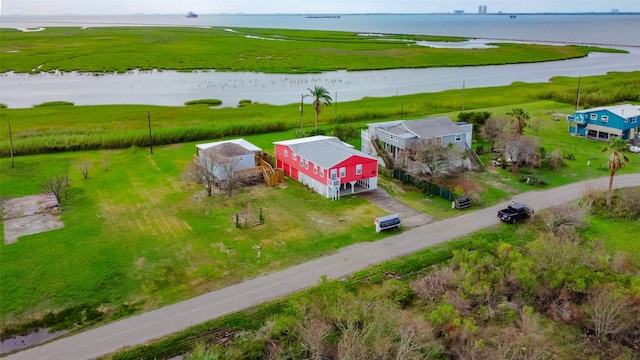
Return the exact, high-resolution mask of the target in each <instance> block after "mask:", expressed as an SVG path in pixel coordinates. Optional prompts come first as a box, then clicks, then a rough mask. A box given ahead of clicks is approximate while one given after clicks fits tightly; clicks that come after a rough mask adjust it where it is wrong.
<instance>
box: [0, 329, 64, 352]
mask: <svg viewBox="0 0 640 360" xmlns="http://www.w3.org/2000/svg"><path fill="white" fill-rule="evenodd" d="M66 333H67V331H55V332H49V329H44V328H43V329H39V330H38V331H35V332H32V333H30V334H27V335H17V336H14V337H12V338H10V339H6V340H3V341H0V354H6V353H9V352H12V351H15V350H20V349H24V348H27V347H30V346H33V345H38V344H40V343H43V342H45V341H48V340H51V339H55V338H57V337H59V336H62V335H64V334H66Z"/></svg>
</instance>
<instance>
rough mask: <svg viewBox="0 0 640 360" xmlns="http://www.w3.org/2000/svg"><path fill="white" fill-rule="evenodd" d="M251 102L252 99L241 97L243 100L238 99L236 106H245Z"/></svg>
mask: <svg viewBox="0 0 640 360" xmlns="http://www.w3.org/2000/svg"><path fill="white" fill-rule="evenodd" d="M251 104H252V101H251V100H248V99H243V100H240V101H239V102H238V107H245V106H249V105H251Z"/></svg>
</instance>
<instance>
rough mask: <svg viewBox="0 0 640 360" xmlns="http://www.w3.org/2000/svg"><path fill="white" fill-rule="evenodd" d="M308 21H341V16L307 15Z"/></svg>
mask: <svg viewBox="0 0 640 360" xmlns="http://www.w3.org/2000/svg"><path fill="white" fill-rule="evenodd" d="M305 17H306V18H307V19H339V18H340V15H307V16H305Z"/></svg>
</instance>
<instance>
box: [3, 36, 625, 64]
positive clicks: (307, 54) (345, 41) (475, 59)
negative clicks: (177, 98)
mask: <svg viewBox="0 0 640 360" xmlns="http://www.w3.org/2000/svg"><path fill="white" fill-rule="evenodd" d="M233 30H234V31H227V30H226V29H223V28H215V27H214V28H172V27H133V28H132V27H103V28H85V29H78V28H62V27H61V28H58V27H54V28H47V29H46V30H44V31H40V32H20V31H15V30H14V29H0V41H1V42H2V43H3V44H10V46H8V47H7V50H16V52H10V51H3V52H2V53H0V72H7V71H15V72H28V73H31V72H33V71H35V69H38V71H44V72H48V71H54V70H60V71H83V72H102V73H106V72H126V71H128V70H133V69H141V70H151V69H154V68H155V69H172V70H179V71H190V70H196V69H215V70H217V71H236V72H242V71H255V72H265V73H320V72H325V71H335V70H341V69H345V70H350V71H355V70H382V69H397V68H425V67H440V66H476V65H502V64H514V63H527V62H540V61H554V60H564V59H571V58H577V57H584V56H587V55H588V54H589V52H593V51H620V50H611V49H606V50H605V49H600V48H595V47H584V46H550V45H535V44H497V46H498V47H497V48H491V49H438V48H428V47H424V46H418V45H415V44H414V42H415V41H416V40H433V41H439V40H444V41H461V40H463V39H462V38H453V37H429V36H421V35H400V34H395V35H387V36H384V37H382V38H384V40H386V41H380V40H381V37H375V38H373V37H367V36H359V35H358V34H357V33H352V32H338V31H312V30H284V29H254V28H233ZM268 40H279V41H268ZM407 41H410V42H407ZM318 58H322V61H317V59H318ZM363 58H366V59H367V61H362V59H363Z"/></svg>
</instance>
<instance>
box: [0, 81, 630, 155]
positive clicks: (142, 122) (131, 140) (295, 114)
mask: <svg viewBox="0 0 640 360" xmlns="http://www.w3.org/2000/svg"><path fill="white" fill-rule="evenodd" d="M577 82H578V80H577V79H576V78H570V77H555V78H553V79H551V81H550V82H548V83H535V84H528V83H514V84H512V85H510V86H501V87H490V88H477V89H466V90H465V93H464V97H465V100H464V108H465V111H475V110H481V109H489V111H492V112H493V113H494V115H504V114H506V113H507V112H508V111H510V110H511V108H512V107H523V108H525V109H526V110H528V111H530V112H532V115H534V116H535V117H539V118H541V119H549V118H550V117H549V116H546V115H545V112H549V111H553V110H555V111H560V109H561V108H562V112H564V113H570V112H572V106H571V105H567V104H572V103H573V101H574V99H575V93H576V86H577ZM581 85H582V86H581V88H582V96H581V98H582V104H583V105H585V106H595V105H604V104H611V103H616V102H621V101H632V102H633V101H635V102H640V93H639V92H638V91H636V90H635V89H638V88H640V71H639V72H630V73H611V74H608V75H603V76H593V77H583V78H582V80H581ZM329 90H330V89H329ZM539 100H551V101H556V102H560V103H562V104H560V103H559V104H551V103H549V104H548V105H547V104H544V103H540V104H542V105H534V104H532V105H531V106H529V105H527V104H529V103H536V102H537V101H539ZM298 105H299V104H298V103H297V102H296V103H292V104H290V105H283V106H273V105H266V104H252V105H249V106H244V107H240V108H219V109H212V108H209V107H208V106H207V105H191V106H179V107H168V106H148V105H100V106H49V107H47V106H45V107H37V108H31V109H11V108H0V119H2V124H3V125H2V126H0V157H6V156H9V128H8V126H5V124H6V122H10V123H11V129H12V134H13V145H14V152H15V154H18V155H23V154H40V153H47V152H62V151H73V150H88V149H122V148H129V147H131V146H132V145H136V146H138V147H143V146H148V144H149V133H148V123H147V112H149V114H150V118H151V124H152V129H153V142H154V144H173V143H183V142H190V141H197V140H205V139H215V138H220V137H228V136H247V135H254V134H262V133H266V132H279V131H283V130H288V129H295V128H299V126H300V113H299V110H298ZM461 105H462V93H461V90H450V91H443V92H439V93H424V94H415V95H406V96H394V97H387V98H364V99H362V100H359V101H350V102H344V103H340V104H338V105H337V109H336V108H335V107H333V108H329V109H325V111H324V112H323V113H322V116H321V118H320V124H321V125H323V126H325V127H326V128H329V129H330V128H331V127H335V126H336V125H342V124H352V125H353V126H363V125H364V124H366V123H368V122H373V121H382V120H395V119H399V118H404V119H415V118H420V117H425V116H430V115H435V114H448V115H449V116H450V117H451V118H452V119H455V118H456V117H457V115H458V112H459V111H460V109H461ZM306 106H307V107H306V108H305V111H304V112H305V114H308V115H307V116H306V118H305V125H309V126H310V125H311V124H312V122H313V117H312V114H313V110H312V108H311V105H310V104H307V105H306ZM536 106H538V107H540V108H539V109H536ZM547 106H548V108H546V107H547ZM533 111H536V113H535V114H533ZM535 117H534V119H535ZM562 120H563V121H559V122H558V124H557V126H566V122H565V121H564V119H562ZM577 141H578V142H580V141H579V140H577ZM561 143H564V141H562V142H561Z"/></svg>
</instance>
